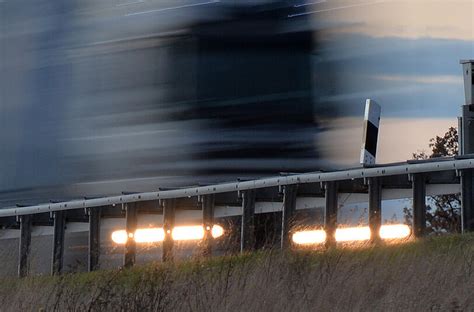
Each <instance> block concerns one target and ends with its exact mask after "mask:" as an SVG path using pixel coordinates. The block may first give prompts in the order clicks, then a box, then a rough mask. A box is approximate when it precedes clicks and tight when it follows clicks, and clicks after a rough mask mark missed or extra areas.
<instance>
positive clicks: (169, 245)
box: [161, 198, 176, 262]
mask: <svg viewBox="0 0 474 312" xmlns="http://www.w3.org/2000/svg"><path fill="white" fill-rule="evenodd" d="M175 210H176V199H174V198H173V199H165V200H164V201H163V230H164V231H165V238H164V240H163V254H162V257H161V260H162V261H163V262H167V261H173V245H174V242H173V237H172V232H173V228H174V223H175Z"/></svg>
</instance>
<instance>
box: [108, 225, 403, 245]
mask: <svg viewBox="0 0 474 312" xmlns="http://www.w3.org/2000/svg"><path fill="white" fill-rule="evenodd" d="M207 230H210V231H211V235H212V237H213V238H219V237H221V236H222V235H224V229H223V228H222V226H220V225H217V224H216V225H213V226H212V228H209V227H208V228H207ZM170 232H171V238H172V239H173V240H175V241H184V240H201V239H203V238H204V232H205V230H204V227H203V226H202V225H191V226H176V227H174V228H173V230H172V231H170ZM410 234H411V230H410V227H409V226H408V225H405V224H390V225H382V226H381V227H380V232H379V235H380V238H381V239H385V240H393V239H404V238H407V237H409V236H410ZM326 236H327V235H326V232H325V231H324V230H322V229H320V230H306V231H298V232H295V233H293V236H292V240H293V242H294V243H295V244H296V245H314V244H323V243H324V242H326ZM335 236H336V237H335V238H336V241H337V242H355V241H367V240H369V239H370V236H371V232H370V228H369V227H368V226H363V227H352V228H339V229H337V230H336V235H335ZM129 239H133V240H135V242H136V243H157V242H162V241H163V240H164V239H165V231H164V230H163V228H143V229H137V230H136V231H135V232H134V233H127V231H126V230H118V231H114V232H113V233H112V241H113V242H114V243H116V244H118V245H124V244H125V243H126V242H127V241H128V240H129Z"/></svg>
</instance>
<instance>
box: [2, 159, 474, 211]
mask: <svg viewBox="0 0 474 312" xmlns="http://www.w3.org/2000/svg"><path fill="white" fill-rule="evenodd" d="M471 168H474V156H472V158H464V159H457V158H440V159H437V160H435V159H429V160H426V161H420V162H417V163H409V162H407V163H404V164H399V163H397V164H392V165H390V164H388V165H385V166H377V167H373V168H355V169H348V170H339V171H333V172H315V173H304V174H295V175H289V176H279V177H272V178H265V179H258V180H251V181H242V182H230V183H222V184H215V185H209V186H200V187H190V188H183V189H177V190H166V191H156V192H144V193H135V194H128V195H119V196H109V197H102V198H93V199H82V200H72V201H67V202H59V203H47V204H40V205H34V206H26V207H14V208H5V209H0V217H9V216H21V215H30V214H38V213H45V212H54V211H62V210H71V209H81V208H93V207H101V206H106V205H115V204H125V203H133V202H141V201H150V200H159V199H173V198H184V197H192V196H201V195H210V194H218V193H227V192H236V191H245V190H251V189H261V188H267V187H275V186H285V185H292V184H304V183H317V182H321V183H322V182H329V181H343V180H352V179H361V178H374V177H385V176H394V175H402V174H416V173H426V172H435V171H447V170H463V169H471Z"/></svg>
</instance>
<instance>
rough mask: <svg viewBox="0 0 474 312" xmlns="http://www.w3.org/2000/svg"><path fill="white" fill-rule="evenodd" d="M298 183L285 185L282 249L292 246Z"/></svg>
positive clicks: (282, 215)
mask: <svg viewBox="0 0 474 312" xmlns="http://www.w3.org/2000/svg"><path fill="white" fill-rule="evenodd" d="M297 190H298V185H297V184H293V185H285V187H284V189H283V211H282V214H281V249H287V248H289V247H290V246H291V238H290V232H291V225H292V224H291V223H292V221H293V216H294V213H295V211H296V193H297Z"/></svg>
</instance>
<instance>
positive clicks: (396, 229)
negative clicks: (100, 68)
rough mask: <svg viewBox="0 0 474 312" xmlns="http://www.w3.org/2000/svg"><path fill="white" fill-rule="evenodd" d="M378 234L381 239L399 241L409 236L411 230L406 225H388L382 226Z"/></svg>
mask: <svg viewBox="0 0 474 312" xmlns="http://www.w3.org/2000/svg"><path fill="white" fill-rule="evenodd" d="M379 233H380V237H381V238H382V239H397V238H398V239H400V238H407V237H408V236H410V233H411V230H410V227H409V226H408V225H406V224H390V225H382V227H381V228H380V232H379Z"/></svg>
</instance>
